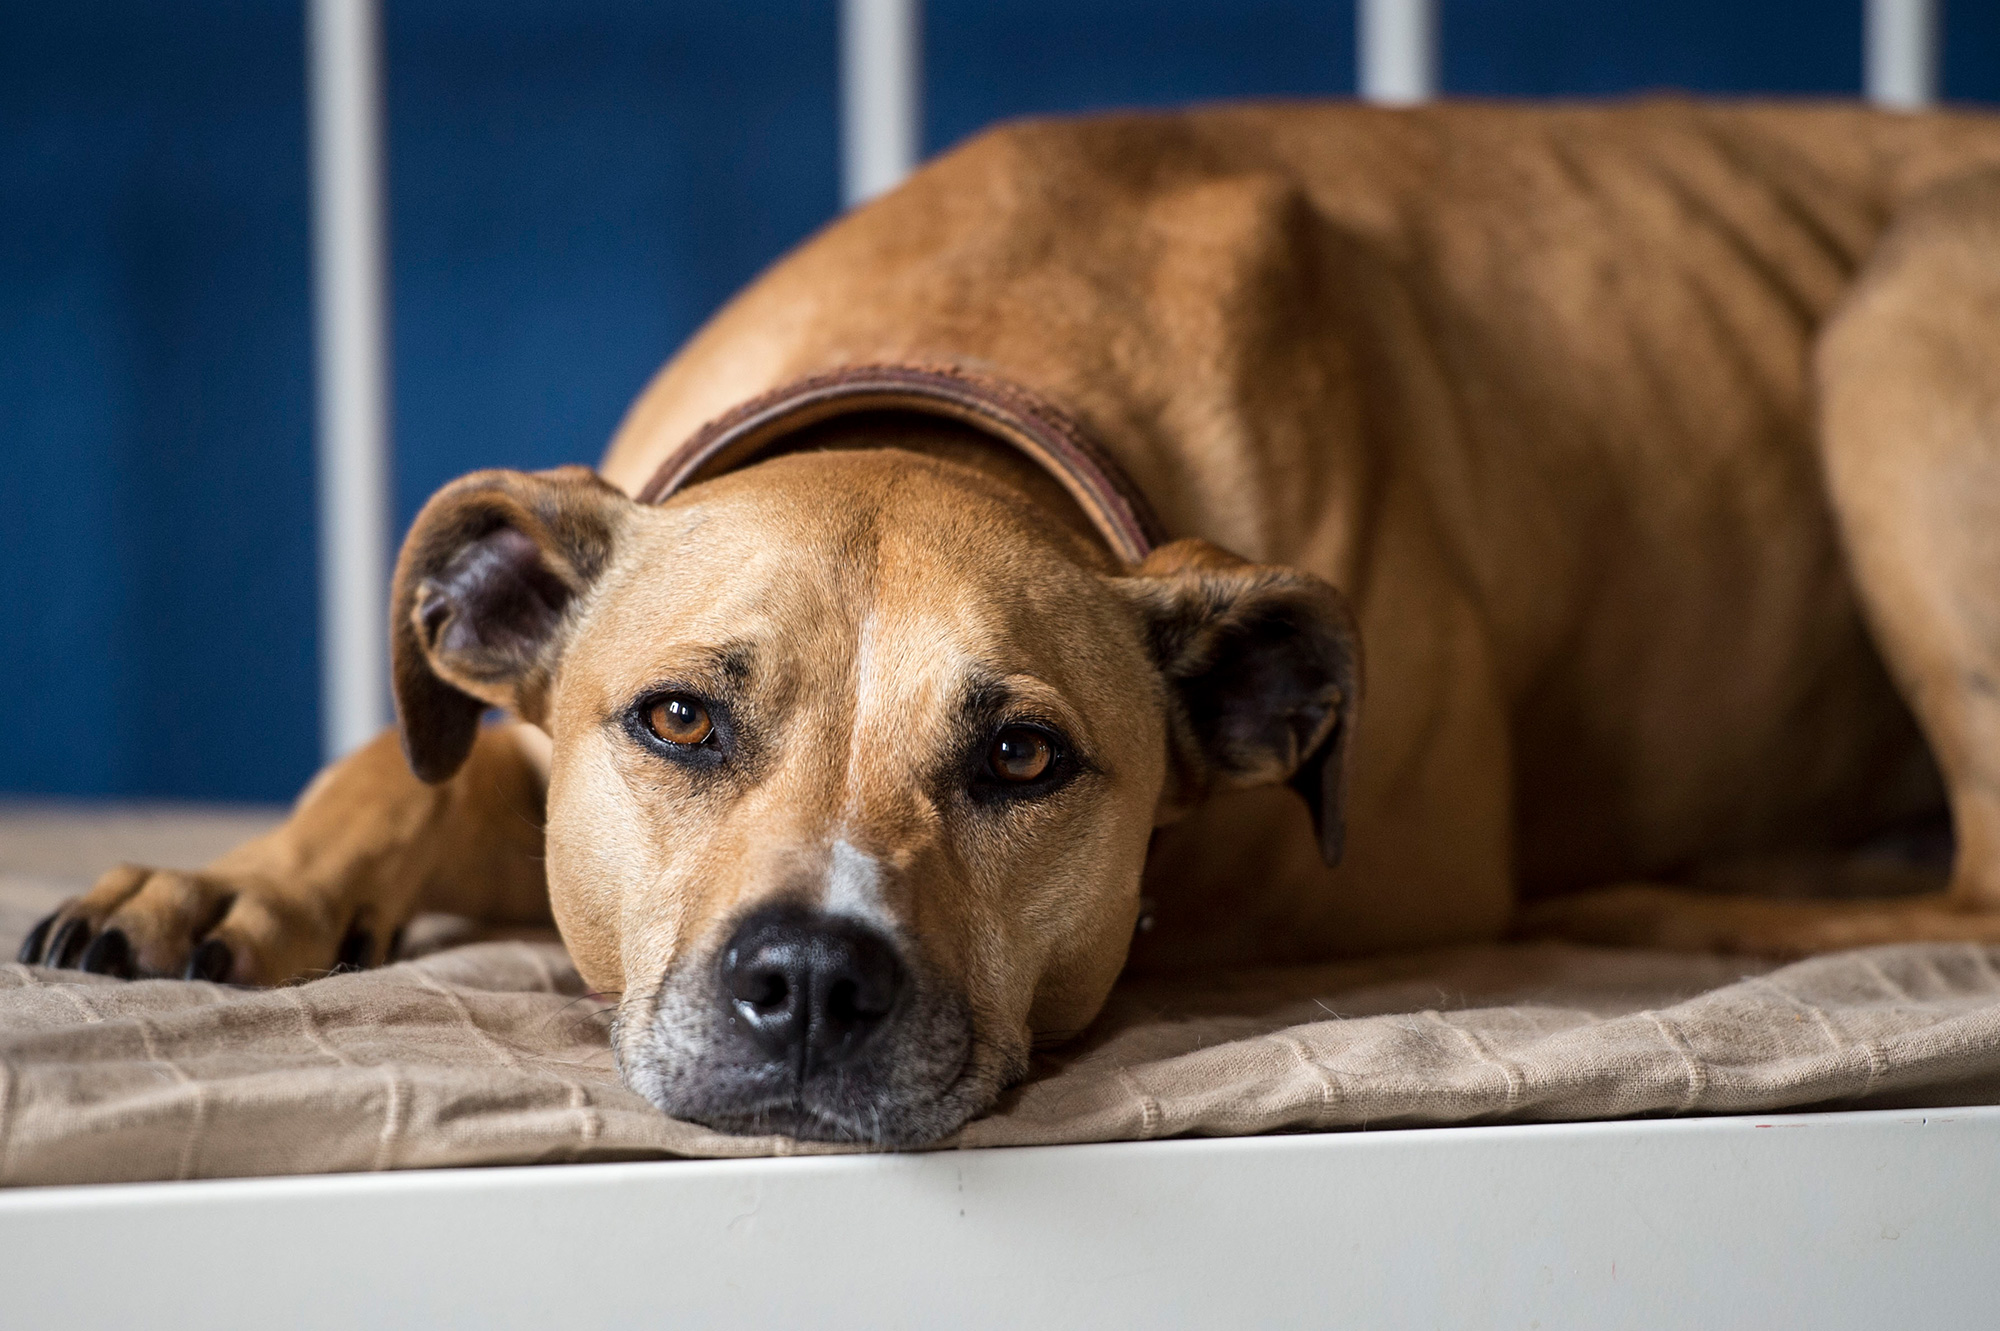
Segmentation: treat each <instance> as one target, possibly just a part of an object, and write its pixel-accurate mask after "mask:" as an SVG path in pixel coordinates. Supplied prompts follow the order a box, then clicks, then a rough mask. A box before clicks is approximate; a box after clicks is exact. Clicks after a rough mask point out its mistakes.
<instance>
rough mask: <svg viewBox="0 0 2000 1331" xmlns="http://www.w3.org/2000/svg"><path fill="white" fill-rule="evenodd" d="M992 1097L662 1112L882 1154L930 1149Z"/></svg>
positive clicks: (749, 1132)
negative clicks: (835, 1107) (914, 1103)
mask: <svg viewBox="0 0 2000 1331" xmlns="http://www.w3.org/2000/svg"><path fill="white" fill-rule="evenodd" d="M993 1098H994V1094H993V1093H988V1094H984V1095H978V1096H970V1097H963V1098H961V1097H958V1096H953V1095H947V1096H944V1097H940V1098H939V1099H938V1100H935V1101H932V1102H931V1103H930V1104H927V1105H918V1106H897V1105H881V1106H852V1107H849V1108H847V1109H844V1110H829V1109H826V1108H824V1107H820V1106H815V1105H813V1104H810V1103H808V1102H807V1101H806V1100H805V1099H803V1098H799V1099H794V1100H791V1101H782V1100H772V1101H769V1102H766V1103H764V1104H760V1105H757V1106H755V1107H752V1108H744V1109H728V1110H716V1109H707V1110H704V1109H701V1108H698V1107H690V1106H683V1107H674V1106H669V1105H661V1106H660V1108H662V1109H663V1110H665V1111H666V1112H667V1113H669V1114H671V1115H673V1116H674V1117H675V1118H684V1119H689V1120H691V1121H693V1122H696V1123H700V1124H701V1125H703V1126H704V1127H709V1128H714V1129H715V1130H716V1131H717V1132H727V1133H731V1134H734V1135H737V1136H750V1137H762V1136H767V1135H771V1134H777V1135H779V1136H785V1137H792V1138H795V1139H797V1140H799V1141H820V1142H845V1143H849V1144H853V1145H862V1146H873V1147H878V1148H881V1149H884V1150H903V1149H910V1148H914V1147H920V1146H928V1145H930V1144H931V1143H933V1142H936V1141H939V1140H942V1139H943V1138H945V1137H948V1136H950V1135H951V1134H952V1133H954V1132H956V1131H957V1130H958V1129H959V1128H961V1127H963V1126H964V1125H965V1123H966V1121H967V1120H968V1119H970V1118H972V1116H973V1115H975V1114H977V1113H978V1112H979V1111H980V1110H982V1109H985V1108H986V1107H987V1106H988V1105H990V1104H991V1103H992V1101H993Z"/></svg>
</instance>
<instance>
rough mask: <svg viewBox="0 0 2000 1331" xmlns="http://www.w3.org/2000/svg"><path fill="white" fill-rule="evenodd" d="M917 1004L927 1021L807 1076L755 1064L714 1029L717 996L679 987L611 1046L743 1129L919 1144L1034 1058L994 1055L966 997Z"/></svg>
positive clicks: (619, 1032) (671, 1089)
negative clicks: (977, 1031)
mask: <svg viewBox="0 0 2000 1331" xmlns="http://www.w3.org/2000/svg"><path fill="white" fill-rule="evenodd" d="M913 1006H915V1008H916V1010H917V1011H918V1012H921V1013H922V1014H923V1016H922V1017H921V1019H915V1020H905V1021H903V1022H901V1023H899V1028H898V1029H896V1030H893V1031H883V1032H880V1036H881V1037H882V1038H879V1039H877V1040H876V1041H874V1042H873V1047H872V1048H870V1049H869V1050H867V1051H866V1052H865V1053H864V1055H863V1056H861V1057H859V1058H857V1059H855V1060H853V1061H852V1062H848V1063H843V1064H839V1065H836V1066H832V1067H826V1068H822V1069H819V1070H816V1071H814V1072H813V1073H811V1074H810V1075H808V1076H807V1077H805V1078H804V1080H803V1081H801V1080H798V1079H797V1078H795V1077H794V1076H793V1075H792V1074H791V1073H790V1071H789V1069H785V1068H778V1067H773V1066H771V1065H769V1064H759V1063H754V1062H749V1061H745V1060H744V1059H743V1058H742V1057H741V1056H740V1053H739V1051H738V1050H736V1049H735V1048H733V1047H732V1046H730V1045H729V1044H728V1043H727V1042H726V1041H723V1040H719V1039H717V1038H716V1031H715V1027H714V1024H713V1022H712V1020H711V1018H710V1016H709V1014H710V1013H711V1012H712V1011H713V1005H712V1004H711V1003H709V1002H707V1001H705V1000H704V999H702V998H701V997H699V996H689V997H688V998H686V999H683V998H682V997H681V996H680V995H678V994H676V993H675V992H674V990H673V987H672V986H668V987H666V988H663V989H662V990H661V992H660V993H659V994H658V995H657V996H656V997H655V998H654V1000H653V1001H652V1002H649V1003H644V1004H643V1005H641V1006H640V1008H639V1010H637V1011H628V1012H623V1013H621V1014H620V1016H619V1021H618V1027H617V1028H616V1029H615V1030H614V1032H613V1041H612V1043H613V1047H614V1049H616V1050H617V1052H618V1063H619V1071H620V1073H621V1075H622V1076H623V1077H624V1080H625V1084H626V1085H627V1086H629V1087H631V1088H632V1089H633V1090H634V1091H637V1092H638V1093H639V1094H640V1095H643V1096H645V1097H646V1099H648V1100H650V1101H651V1102H652V1103H653V1104H654V1105H655V1106H657V1107H658V1108H659V1109H660V1110H661V1111H662V1112H663V1113H666V1114H667V1115H669V1116H670V1117H673V1118H678V1119H684V1120H687V1121H689V1122H694V1123H700V1124H702V1125H703V1126H705V1127H710V1128H714V1129H715V1130H716V1131H718V1132H727V1133H732V1134H737V1135H742V1136H767V1135H772V1134H779V1135H783V1136H787V1137H793V1138H796V1139H798V1140H801V1141H824V1142H844V1143H850V1144H859V1145H867V1146H875V1147H880V1148H885V1149H902V1148H910V1147H919V1146H927V1145H929V1144H931V1143H933V1142H936V1141H938V1140H940V1139H942V1138H944V1137H948V1136H950V1135H951V1134H952V1133H954V1132H956V1131H957V1130H958V1129H959V1128H961V1127H963V1126H964V1125H965V1123H966V1122H967V1120H969V1119H971V1118H972V1117H973V1116H974V1115H976V1114H979V1113H980V1112H982V1111H984V1110H986V1109H988V1108H990V1107H991V1106H992V1105H993V1103H994V1101H996V1100H997V1099H998V1098H999V1095H1000V1092H1001V1091H1002V1090H1003V1089H1005V1088H1006V1086H1007V1085H1008V1084H1009V1083H1011V1082H1012V1081H1014V1080H1016V1079H1018V1077H1019V1075H1020V1074H1021V1072H1022V1071H1023V1070H1025V1062H1026V1060H1025V1057H1023V1058H1020V1059H1011V1060H1010V1059H1007V1058H1006V1057H1004V1056H1000V1057H996V1056H995V1055H996V1053H997V1051H996V1050H995V1049H994V1047H993V1046H992V1045H990V1044H988V1043H987V1042H985V1041H982V1040H978V1039H975V1038H974V1035H973V1027H972V1019H971V1014H970V1012H969V1011H967V1010H966V1007H965V1005H964V1004H963V1002H960V1001H954V1000H951V999H941V1000H940V999H936V998H934V999H933V1000H932V1001H930V1002H926V1003H920V1004H916V1005H913ZM1017 1065H1019V1066H1017Z"/></svg>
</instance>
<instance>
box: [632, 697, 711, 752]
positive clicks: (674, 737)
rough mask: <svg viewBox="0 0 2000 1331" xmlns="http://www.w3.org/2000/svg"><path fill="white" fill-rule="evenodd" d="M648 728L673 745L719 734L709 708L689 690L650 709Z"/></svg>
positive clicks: (688, 743)
mask: <svg viewBox="0 0 2000 1331" xmlns="http://www.w3.org/2000/svg"><path fill="white" fill-rule="evenodd" d="M646 729H648V730H650V731H652V732H653V735H654V737H655V738H656V739H663V740H665V741H666V742H667V743H669V744H686V745H690V746H692V745H695V744H700V743H702V742H703V741H705V740H707V738H708V737H709V736H710V735H713V734H714V733H715V723H714V722H713V721H711V720H709V719H708V708H706V707H704V706H702V705H701V704H700V703H699V702H697V701H695V700H694V699H693V698H690V697H688V696H687V695H686V694H685V693H674V694H669V695H668V696H667V697H664V698H662V699H660V700H659V701H658V702H656V703H654V704H653V705H652V706H651V707H649V708H647V709H646Z"/></svg>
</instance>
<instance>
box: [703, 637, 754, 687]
mask: <svg viewBox="0 0 2000 1331" xmlns="http://www.w3.org/2000/svg"><path fill="white" fill-rule="evenodd" d="M710 661H711V663H712V664H713V666H714V668H715V670H716V672H717V673H718V674H720V675H721V676H722V677H723V678H724V679H727V680H728V681H729V682H730V683H731V684H739V685H740V684H742V683H743V682H744V681H746V680H748V679H749V678H750V670H751V667H752V666H754V665H755V664H756V662H757V649H756V648H755V647H753V646H752V645H751V644H749V643H747V642H741V641H739V642H729V643H724V644H723V645H722V646H720V647H717V648H715V649H714V652H713V654H712V655H711V657H710Z"/></svg>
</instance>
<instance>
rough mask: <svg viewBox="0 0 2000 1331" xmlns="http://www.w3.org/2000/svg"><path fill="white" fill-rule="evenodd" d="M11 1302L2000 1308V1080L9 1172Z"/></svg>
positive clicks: (1201, 1322) (1073, 1309) (1138, 1320)
mask: <svg viewBox="0 0 2000 1331" xmlns="http://www.w3.org/2000/svg"><path fill="white" fill-rule="evenodd" d="M0 1281H4V1285H5V1291H6V1292H5V1295H4V1300H0V1308H4V1310H5V1311H4V1314H0V1324H5V1325H8V1326H20V1327H49V1328H58V1327H59V1328H83V1327H100V1326H102V1327H119V1328H130V1327H133V1326H163V1325H175V1326H192V1327H200V1328H203V1331H211V1329H214V1328H229V1327H239V1326H240V1327H249V1326H284V1327H320V1326H326V1327H336V1326H337V1327H356V1326H381V1327H404V1326H409V1327H417V1326H422V1327H430V1326H439V1327H444V1326H467V1327H472V1326H477V1327H571V1326H575V1327H589V1328H613V1327H636V1326H675V1327H699V1326H728V1327H731V1328H745V1327H765V1326H779V1325H793V1326H807V1327H848V1326H853V1327H891V1326H1019V1327H1037V1328H1040V1327H1071V1326H1075V1327H1116V1326H1142V1325H1143V1326H1201V1327H1233V1326H1343V1327H1344V1326H1351V1327H1368V1328H1377V1327H1442V1328H1472V1327H1522V1328H1529V1327H1539V1328H1549V1329H1551V1331H1553V1329H1554V1328H1563V1327H1577V1328H1591V1329H1593V1331H1606V1329H1609V1328H1619V1327H1634V1328H1638V1327H1644V1328H1666V1327H1702V1328H1730V1327H1745V1328H1750V1327H1755V1328H1760V1329H1762V1328H1781V1327H1802V1328H1815V1329H1816V1331H1819V1329H1830V1328H1841V1327H1868V1328H1902V1327H1910V1328H1922V1329H1923V1331H1945V1329H1946V1328H1959V1327H1964V1328H1981V1329H1982V1331H1991V1328H1993V1327H1996V1326H2000V1108H1979V1109H1946V1110H1928V1111H1911V1112H1905V1111H1876V1112H1864V1113H1844V1114H1812V1115H1776V1116H1766V1117H1761V1118H1715V1119H1685V1120H1671V1121H1649V1122H1621V1123H1584V1124H1560V1125H1549V1126H1524V1127H1482V1128H1444V1129H1426V1130H1415V1131H1383V1132H1366V1133H1343V1134H1330V1135H1323V1136H1292V1137H1260V1138H1240V1139H1230V1140H1203V1141H1169V1142H1152V1143H1139V1144H1123V1145H1105V1146H1072V1147H1046V1148H1036V1149H1030V1150H1012V1151H976V1152H975V1151H955V1152H943V1153H937V1154H928V1155H905V1156H879V1155H878V1156H849V1157H835V1158H823V1159H795V1160H743V1161H668V1162H659V1163H645V1164H616V1165H565V1166H545V1167H541V1168H528V1169H479V1170H448V1171H433V1172H413V1173H404V1174H376V1175H344V1176H331V1177H313V1178H295V1179H250V1180H239V1181H220V1182H198V1183H167V1184H134V1185H117V1186H104V1187H85V1188H43V1189H23V1190H17V1191H14V1192H9V1193H0Z"/></svg>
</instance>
